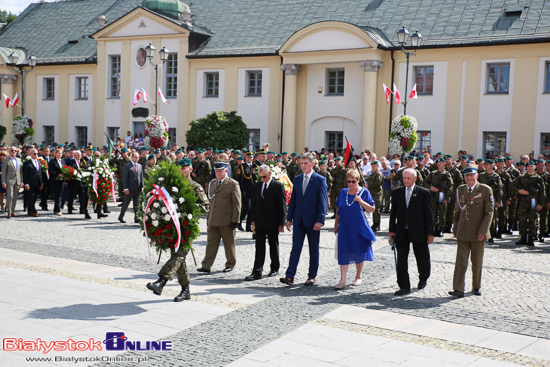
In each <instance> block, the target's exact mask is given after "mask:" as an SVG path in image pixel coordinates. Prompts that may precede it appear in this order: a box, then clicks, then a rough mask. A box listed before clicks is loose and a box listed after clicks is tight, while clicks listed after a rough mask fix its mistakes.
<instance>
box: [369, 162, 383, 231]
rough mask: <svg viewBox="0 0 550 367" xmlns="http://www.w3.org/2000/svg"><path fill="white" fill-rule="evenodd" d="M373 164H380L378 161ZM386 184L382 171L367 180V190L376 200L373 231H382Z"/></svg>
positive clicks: (372, 174)
mask: <svg viewBox="0 0 550 367" xmlns="http://www.w3.org/2000/svg"><path fill="white" fill-rule="evenodd" d="M371 164H379V162H378V161H374V162H372V163H371ZM383 184H384V174H383V173H382V172H380V171H376V172H374V171H372V172H371V174H370V175H369V177H368V178H367V188H368V189H369V192H370V195H371V196H372V199H373V200H374V212H373V213H372V224H373V226H372V230H373V231H379V230H380V216H381V214H382V201H383V191H382V185H383Z"/></svg>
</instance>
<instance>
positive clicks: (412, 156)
mask: <svg viewBox="0 0 550 367" xmlns="http://www.w3.org/2000/svg"><path fill="white" fill-rule="evenodd" d="M411 159H412V160H414V155H410V156H408V157H405V161H410V160H411Z"/></svg>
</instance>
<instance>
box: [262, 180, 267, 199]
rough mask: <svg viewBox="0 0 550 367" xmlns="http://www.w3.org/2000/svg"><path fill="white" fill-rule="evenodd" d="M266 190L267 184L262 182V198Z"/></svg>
mask: <svg viewBox="0 0 550 367" xmlns="http://www.w3.org/2000/svg"><path fill="white" fill-rule="evenodd" d="M266 189H267V184H266V183H265V182H264V187H262V198H263V197H264V194H265V190H266Z"/></svg>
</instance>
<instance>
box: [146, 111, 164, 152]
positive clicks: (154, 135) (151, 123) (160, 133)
mask: <svg viewBox="0 0 550 367" xmlns="http://www.w3.org/2000/svg"><path fill="white" fill-rule="evenodd" d="M167 143H168V122H167V121H166V119H165V118H164V117H162V116H157V115H152V116H149V117H148V118H147V120H145V137H144V138H143V144H144V145H145V146H146V147H147V148H149V149H158V148H160V147H162V146H165V145H166V144H167Z"/></svg>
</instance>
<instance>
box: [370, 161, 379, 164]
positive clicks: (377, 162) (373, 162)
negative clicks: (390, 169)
mask: <svg viewBox="0 0 550 367" xmlns="http://www.w3.org/2000/svg"><path fill="white" fill-rule="evenodd" d="M370 164H371V165H373V164H380V162H379V161H372V162H371V163H370Z"/></svg>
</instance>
